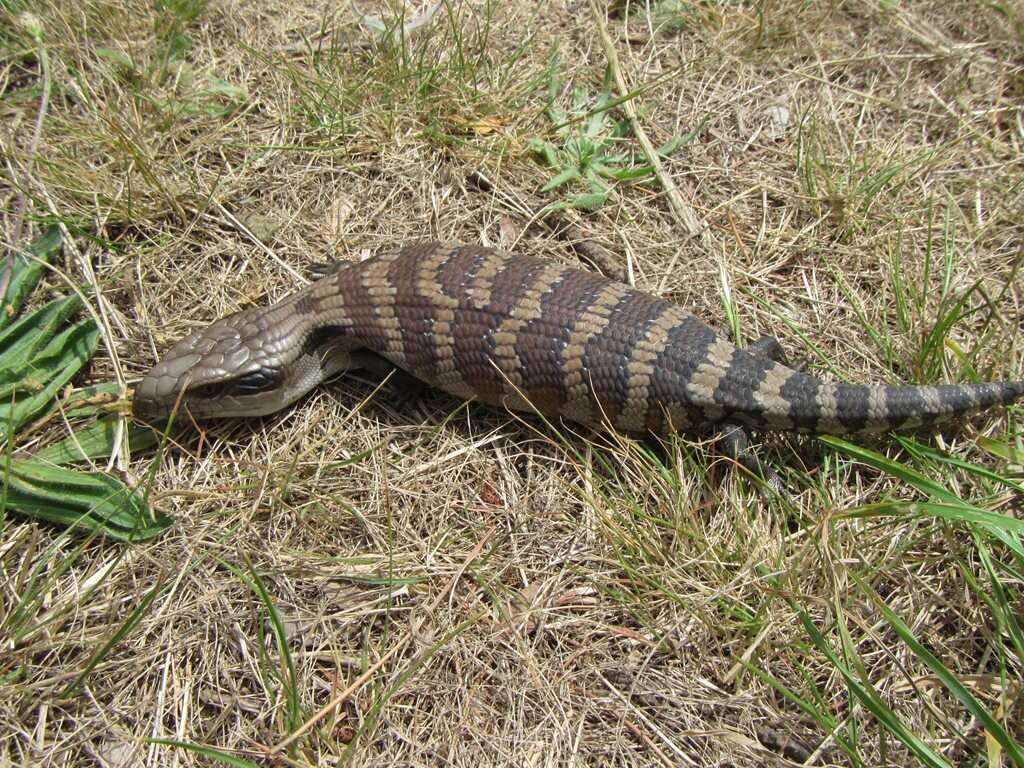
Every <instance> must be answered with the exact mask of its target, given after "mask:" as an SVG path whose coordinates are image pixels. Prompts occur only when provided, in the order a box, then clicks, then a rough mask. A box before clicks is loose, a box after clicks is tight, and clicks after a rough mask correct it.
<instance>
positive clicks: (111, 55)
mask: <svg viewBox="0 0 1024 768" xmlns="http://www.w3.org/2000/svg"><path fill="white" fill-rule="evenodd" d="M93 53H95V54H96V55H97V56H99V57H100V58H101V59H106V60H107V61H112V62H114V63H115V64H117V65H118V66H120V67H124V68H125V69H135V62H133V61H132V60H131V58H129V57H128V56H126V55H125V54H123V53H121V51H115V50H114V49H113V48H96V49H94V50H93Z"/></svg>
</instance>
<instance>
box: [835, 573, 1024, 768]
mask: <svg viewBox="0 0 1024 768" xmlns="http://www.w3.org/2000/svg"><path fill="white" fill-rule="evenodd" d="M850 576H851V578H852V579H853V580H854V581H855V582H856V583H857V586H859V587H860V589H861V591H862V592H863V593H864V594H865V595H867V597H868V599H869V600H871V602H872V603H874V604H875V607H876V608H878V610H879V611H881V612H882V615H883V616H885V620H886V621H887V622H888V623H889V626H891V627H892V628H893V630H894V631H895V632H896V634H897V635H899V636H900V639H901V640H903V642H904V643H906V644H907V646H908V647H909V648H910V649H911V650H912V651H913V652H914V655H915V656H917V658H918V659H920V660H921V662H922V663H924V664H925V665H926V666H927V667H928V668H929V669H930V670H931V671H932V672H933V673H934V674H935V676H936V677H937V678H938V679H939V680H940V681H941V682H942V684H943V685H944V686H946V689H947V690H948V691H949V692H950V693H951V694H953V696H955V697H956V699H957V700H958V701H959V702H960V703H961V704H962V705H963V706H964V708H965V709H966V710H967V711H968V712H970V713H971V715H972V716H973V717H974V718H975V719H976V720H977V721H978V722H979V723H981V725H982V726H984V728H985V730H986V731H987V732H988V733H989V734H990V735H991V736H992V737H994V738H995V740H996V741H998V742H999V744H1000V745H1001V746H1002V748H1003V749H1004V750H1006V754H1007V756H1008V757H1009V758H1010V759H1011V760H1012V761H1013V764H1014V765H1018V766H1024V750H1022V748H1021V746H1020V745H1019V744H1018V743H1017V742H1016V741H1014V739H1013V738H1012V737H1011V736H1010V734H1009V733H1007V732H1006V729H1005V728H1003V726H1002V725H1001V724H1000V723H999V722H998V721H997V720H996V719H995V718H994V717H993V716H992V714H991V713H990V712H989V711H988V709H987V708H986V707H985V706H984V705H982V703H981V702H980V701H978V700H977V699H976V698H975V697H974V694H972V693H971V692H970V691H969V690H968V689H967V687H966V686H964V684H963V683H961V682H960V680H959V679H957V677H956V675H954V674H953V673H952V672H950V671H949V669H947V668H946V666H945V665H944V664H943V663H942V662H941V661H939V659H938V658H937V657H936V656H935V655H934V654H933V653H932V652H931V651H929V650H928V649H927V648H925V647H924V645H922V644H921V643H920V642H919V641H918V639H917V638H916V637H915V636H914V633H913V632H912V631H911V630H910V627H908V626H907V625H906V624H904V623H903V620H902V619H900V617H899V616H897V615H896V613H895V612H894V611H893V610H892V609H891V608H890V607H889V606H888V605H887V604H886V602H885V601H884V600H882V598H881V597H879V595H878V594H877V593H876V592H875V590H874V589H872V588H871V587H870V586H869V585H868V584H867V583H866V582H864V581H863V580H862V579H860V578H859V577H858V576H857V574H855V573H851V574H850Z"/></svg>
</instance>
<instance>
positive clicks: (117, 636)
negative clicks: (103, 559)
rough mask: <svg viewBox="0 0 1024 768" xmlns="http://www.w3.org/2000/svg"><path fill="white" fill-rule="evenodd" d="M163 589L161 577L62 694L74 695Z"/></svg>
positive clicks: (140, 618) (66, 695) (139, 619)
mask: <svg viewBox="0 0 1024 768" xmlns="http://www.w3.org/2000/svg"><path fill="white" fill-rule="evenodd" d="M163 589H164V581H163V578H160V579H158V580H157V583H156V584H155V585H154V586H153V588H152V589H151V590H149V592H147V593H146V596H145V597H144V598H142V601H141V602H140V603H139V604H138V605H137V606H135V608H134V609H133V610H132V612H131V613H130V614H128V618H126V619H125V620H124V623H122V624H121V626H120V627H118V628H117V631H116V632H114V634H112V635H111V636H110V637H108V638H107V640H106V641H105V642H104V643H103V645H101V646H100V647H99V648H97V649H96V652H95V653H94V654H93V655H92V657H91V658H90V659H89V661H88V662H86V665H85V667H84V668H83V669H82V671H81V672H79V673H78V675H77V676H76V677H75V679H74V681H73V682H72V683H71V684H70V685H69V686H68V687H67V688H65V689H64V691H63V693H62V694H61V696H64V697H70V696H74V695H75V694H76V693H77V692H78V691H79V689H80V688H81V686H82V683H83V682H85V678H87V677H88V676H89V674H90V673H91V672H92V671H93V670H94V669H95V668H96V666H97V665H98V664H99V663H100V662H102V661H103V659H105V658H106V657H107V655H108V654H109V653H110V652H111V651H112V650H113V649H114V647H115V646H116V645H117V644H118V643H120V642H121V641H122V640H123V639H124V638H125V637H127V636H128V633H129V632H131V631H132V630H133V629H135V627H136V625H137V624H138V623H139V622H140V621H141V620H142V617H143V616H145V615H146V612H147V611H148V610H149V607H150V606H151V605H152V604H153V601H154V600H155V599H156V597H157V595H159V594H160V593H161V592H162V591H163Z"/></svg>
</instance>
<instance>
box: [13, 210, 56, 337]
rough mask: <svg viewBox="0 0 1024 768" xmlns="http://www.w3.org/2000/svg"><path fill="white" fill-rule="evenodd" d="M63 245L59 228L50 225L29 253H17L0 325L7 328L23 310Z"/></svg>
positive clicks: (28, 250) (31, 246)
mask: <svg viewBox="0 0 1024 768" xmlns="http://www.w3.org/2000/svg"><path fill="white" fill-rule="evenodd" d="M60 246H61V237H60V228H59V227H50V228H49V229H48V230H47V231H46V233H45V234H44V235H43V236H42V237H40V238H39V239H38V240H36V241H34V242H33V243H32V244H31V245H30V246H29V247H28V248H27V249H26V251H27V253H16V254H15V255H14V257H13V260H12V262H11V275H10V279H9V281H8V282H7V288H6V290H5V291H4V296H3V301H2V303H0V328H4V327H5V326H6V325H7V324H8V323H9V322H10V321H11V320H12V319H13V318H14V317H16V316H17V315H18V313H19V312H20V311H21V305H22V304H23V303H24V301H25V297H26V296H28V294H29V292H30V291H31V290H32V289H33V288H35V286H36V283H38V282H39V277H40V275H42V273H43V270H44V269H46V263H47V262H49V261H50V259H52V258H53V257H54V256H56V255H57V254H58V253H60Z"/></svg>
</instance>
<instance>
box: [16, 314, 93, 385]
mask: <svg viewBox="0 0 1024 768" xmlns="http://www.w3.org/2000/svg"><path fill="white" fill-rule="evenodd" d="M80 306H81V303H80V302H79V301H78V298H77V297H74V296H69V297H67V298H64V299H55V300H53V301H51V302H50V303H49V304H47V305H46V306H43V307H40V308H39V309H37V310H36V311H34V312H32V313H31V314H29V315H27V316H25V317H23V318H22V319H21V320H19V321H18V322H16V323H15V324H14V325H12V326H10V327H9V328H7V329H5V330H3V331H0V383H9V382H16V381H19V380H20V379H21V378H22V377H23V376H24V375H25V371H24V368H25V366H26V365H27V364H28V362H29V361H30V360H31V359H32V356H33V355H35V354H36V353H37V352H38V351H39V350H40V349H42V348H43V347H45V346H46V345H47V344H49V343H50V341H51V340H52V339H53V336H54V334H56V332H57V330H58V329H59V328H60V327H61V326H62V325H63V324H64V323H65V322H66V321H67V319H68V318H69V317H71V316H72V315H73V314H74V313H75V312H77V311H78V308H79V307H80ZM0 399H4V398H2V397H0Z"/></svg>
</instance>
